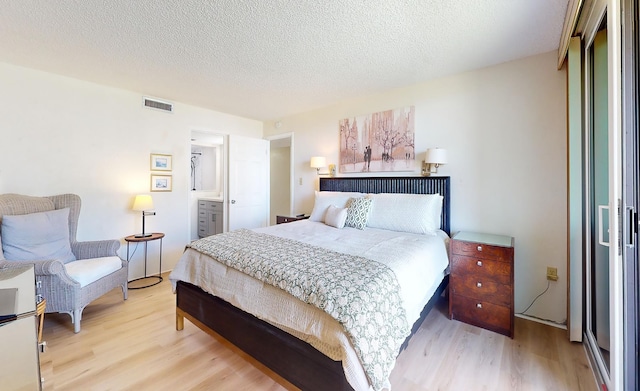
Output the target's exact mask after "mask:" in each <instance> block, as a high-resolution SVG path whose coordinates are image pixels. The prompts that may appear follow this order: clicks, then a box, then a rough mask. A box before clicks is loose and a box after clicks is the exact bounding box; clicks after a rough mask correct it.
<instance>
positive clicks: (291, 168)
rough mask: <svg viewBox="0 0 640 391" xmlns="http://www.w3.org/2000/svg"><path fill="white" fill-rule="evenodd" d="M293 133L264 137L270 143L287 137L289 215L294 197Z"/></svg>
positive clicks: (293, 203) (293, 208)
mask: <svg viewBox="0 0 640 391" xmlns="http://www.w3.org/2000/svg"><path fill="white" fill-rule="evenodd" d="M293 137H294V133H293V132H287V133H281V134H275V135H273V136H267V137H265V138H264V139H265V140H268V141H269V143H271V141H274V140H282V139H287V138H288V139H289V142H290V149H289V215H291V216H292V215H293V213H294V211H295V209H296V208H295V198H294V186H295V183H294V182H295V181H294V178H295V170H294V168H295V167H294V163H293V162H294V156H295V153H294V142H293V140H294V138H293Z"/></svg>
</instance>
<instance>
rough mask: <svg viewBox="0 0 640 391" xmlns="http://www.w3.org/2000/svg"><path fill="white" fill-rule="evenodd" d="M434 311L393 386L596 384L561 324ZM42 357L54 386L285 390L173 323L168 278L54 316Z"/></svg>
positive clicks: (401, 360) (400, 390)
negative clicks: (490, 325) (483, 320)
mask: <svg viewBox="0 0 640 391" xmlns="http://www.w3.org/2000/svg"><path fill="white" fill-rule="evenodd" d="M445 307H446V302H445V300H444V299H442V302H441V303H439V305H438V306H437V307H436V308H435V309H434V310H433V311H431V313H430V314H429V316H428V317H427V319H426V320H425V321H424V323H423V324H422V327H421V328H420V330H419V331H418V333H417V334H416V335H414V337H413V338H412V340H411V343H410V344H409V347H408V348H407V349H406V350H405V351H404V352H402V354H400V356H399V357H398V361H397V363H396V367H395V369H394V370H393V373H392V376H391V384H392V387H393V390H394V391H404V390H412V391H424V390H597V387H596V384H595V380H594V377H593V374H592V373H591V370H590V367H589V364H588V360H587V358H586V355H585V352H584V349H583V347H582V345H580V344H572V343H570V342H568V341H567V340H566V338H565V332H564V331H563V330H560V329H557V328H553V327H550V326H545V325H541V324H538V323H534V322H530V321H526V320H523V319H518V318H516V328H515V339H513V340H511V339H509V338H507V337H504V336H502V335H498V334H495V333H492V332H489V331H486V330H482V329H479V328H476V327H473V326H469V325H466V324H464V323H460V322H457V321H451V320H449V319H448V318H447V317H446V315H445V314H446V312H445ZM43 339H44V340H45V341H46V342H47V344H48V348H47V351H46V352H45V353H43V354H41V357H40V359H41V367H42V376H43V377H44V379H45V383H44V389H45V390H47V391H49V390H283V389H284V388H283V387H281V386H280V385H279V384H277V383H276V382H275V381H273V380H272V379H271V378H270V377H268V376H266V375H264V374H263V373H262V372H261V371H259V370H257V369H256V368H255V367H253V366H252V365H251V364H249V363H247V362H246V361H244V360H243V359H242V358H241V357H240V356H238V355H237V354H236V353H234V352H233V351H231V350H229V349H228V348H227V347H225V346H224V345H223V344H220V343H219V342H217V341H216V340H215V339H214V338H212V337H211V336H209V335H208V334H206V333H204V332H202V331H201V330H200V329H198V328H197V327H195V326H194V325H192V324H191V323H190V322H188V321H185V328H184V330H183V331H176V330H175V296H174V295H173V293H172V292H171V286H170V284H169V282H168V279H167V277H166V276H165V281H164V282H162V283H160V284H158V285H156V286H154V287H150V288H146V289H141V290H130V291H129V299H128V300H127V301H126V302H125V301H122V295H121V293H120V290H114V291H112V292H110V293H109V294H107V295H105V296H104V297H102V298H101V299H99V300H97V301H95V302H93V303H92V304H90V305H89V306H88V307H87V308H86V309H85V310H84V315H83V320H82V331H81V332H80V333H79V334H74V333H73V327H72V325H71V322H70V320H69V316H68V315H62V314H47V315H46V316H45V323H44V333H43Z"/></svg>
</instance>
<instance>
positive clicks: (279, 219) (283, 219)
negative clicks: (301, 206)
mask: <svg viewBox="0 0 640 391" xmlns="http://www.w3.org/2000/svg"><path fill="white" fill-rule="evenodd" d="M309 217H310V216H309V215H302V216H276V224H283V223H290V222H292V221H298V220H306V219H308V218H309Z"/></svg>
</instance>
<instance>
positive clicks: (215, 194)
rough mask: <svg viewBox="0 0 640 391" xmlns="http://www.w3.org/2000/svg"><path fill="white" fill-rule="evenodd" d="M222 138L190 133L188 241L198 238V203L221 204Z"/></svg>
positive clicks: (222, 196)
mask: <svg viewBox="0 0 640 391" xmlns="http://www.w3.org/2000/svg"><path fill="white" fill-rule="evenodd" d="M224 138H225V137H224V135H220V134H216V133H209V132H206V131H195V130H194V131H191V156H190V177H189V194H190V197H189V215H190V224H189V227H190V233H189V237H190V239H191V240H196V239H198V237H199V235H198V230H199V228H200V227H199V224H200V221H199V214H198V201H200V200H206V201H214V202H221V203H222V202H224ZM219 218H220V217H219ZM221 218H224V216H222V217H221ZM200 225H201V224H200Z"/></svg>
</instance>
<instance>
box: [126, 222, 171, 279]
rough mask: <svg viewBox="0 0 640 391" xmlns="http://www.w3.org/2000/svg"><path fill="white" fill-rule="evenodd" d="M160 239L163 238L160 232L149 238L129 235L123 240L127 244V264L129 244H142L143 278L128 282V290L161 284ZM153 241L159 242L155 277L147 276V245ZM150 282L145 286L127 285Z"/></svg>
mask: <svg viewBox="0 0 640 391" xmlns="http://www.w3.org/2000/svg"><path fill="white" fill-rule="evenodd" d="M162 238H164V234H163V233H161V232H154V233H152V234H151V235H150V236H142V237H140V236H138V235H129V236H127V237H126V238H124V240H125V241H126V242H127V262H129V261H130V259H129V244H131V243H136V244H138V243H144V277H140V278H136V279H133V280H131V281H129V283H128V284H127V287H128V288H129V289H142V288H148V287H150V286H154V285H156V284H159V283H161V282H162V276H161V275H160V273H162ZM154 240H160V253H159V254H160V265H159V266H158V274H157V275H151V276H148V275H147V245H148V244H149V242H151V241H154ZM149 279H150V280H152V281H151V283H148V284H145V285H137V284H134V286H130V285H129V284H131V283H132V282H134V281H142V280H149Z"/></svg>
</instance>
